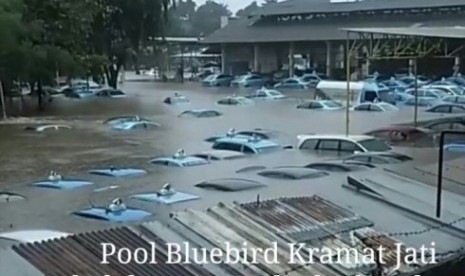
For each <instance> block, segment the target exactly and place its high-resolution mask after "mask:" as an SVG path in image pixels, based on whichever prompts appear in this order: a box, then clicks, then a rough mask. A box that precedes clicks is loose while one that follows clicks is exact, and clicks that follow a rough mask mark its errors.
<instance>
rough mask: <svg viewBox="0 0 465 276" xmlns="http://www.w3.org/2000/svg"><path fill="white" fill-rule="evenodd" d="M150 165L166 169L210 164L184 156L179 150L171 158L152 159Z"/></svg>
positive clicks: (193, 157)
mask: <svg viewBox="0 0 465 276" xmlns="http://www.w3.org/2000/svg"><path fill="white" fill-rule="evenodd" d="M150 163H151V164H154V165H162V166H168V167H193V166H201V165H207V164H210V162H208V161H207V160H205V159H204V158H200V157H196V156H190V155H186V153H185V151H184V149H179V150H178V151H177V152H176V154H174V155H173V156H167V157H157V158H154V159H152V160H150Z"/></svg>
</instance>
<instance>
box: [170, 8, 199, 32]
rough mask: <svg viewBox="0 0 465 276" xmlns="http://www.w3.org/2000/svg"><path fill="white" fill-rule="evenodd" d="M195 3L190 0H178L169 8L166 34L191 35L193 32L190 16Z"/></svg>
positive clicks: (192, 14) (192, 13) (194, 9)
mask: <svg viewBox="0 0 465 276" xmlns="http://www.w3.org/2000/svg"><path fill="white" fill-rule="evenodd" d="M196 8H197V4H196V3H195V2H194V1H192V0H185V1H184V0H179V1H177V2H176V5H175V6H174V5H173V6H171V7H170V9H169V20H168V30H167V35H168V36H175V37H179V36H192V35H197V34H195V32H194V30H193V27H192V17H193V16H194V14H195V11H196Z"/></svg>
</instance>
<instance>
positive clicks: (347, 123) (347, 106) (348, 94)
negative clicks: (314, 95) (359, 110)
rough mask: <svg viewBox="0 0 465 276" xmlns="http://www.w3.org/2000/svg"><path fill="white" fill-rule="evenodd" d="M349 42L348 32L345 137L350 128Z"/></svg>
mask: <svg viewBox="0 0 465 276" xmlns="http://www.w3.org/2000/svg"><path fill="white" fill-rule="evenodd" d="M350 58H351V53H350V41H349V32H347V39H346V80H347V95H346V135H347V136H349V132H350V130H349V127H350V112H349V108H350Z"/></svg>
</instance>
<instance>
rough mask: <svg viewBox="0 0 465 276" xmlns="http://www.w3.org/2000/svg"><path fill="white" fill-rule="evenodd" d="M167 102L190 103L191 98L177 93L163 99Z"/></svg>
mask: <svg viewBox="0 0 465 276" xmlns="http://www.w3.org/2000/svg"><path fill="white" fill-rule="evenodd" d="M163 102H164V103H165V104H186V103H189V102H190V101H189V99H188V98H187V97H186V96H183V95H179V94H178V93H175V94H174V96H171V97H167V98H165V100H164V101H163Z"/></svg>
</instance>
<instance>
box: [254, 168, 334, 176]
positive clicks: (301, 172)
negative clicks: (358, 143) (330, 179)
mask: <svg viewBox="0 0 465 276" xmlns="http://www.w3.org/2000/svg"><path fill="white" fill-rule="evenodd" d="M273 173H279V174H283V175H286V176H288V177H290V178H293V179H303V178H320V177H323V176H327V175H329V174H328V173H327V172H324V171H319V170H314V169H309V168H304V167H276V168H272V169H265V170H262V171H259V172H258V173H257V174H258V175H261V176H264V177H267V175H268V174H273Z"/></svg>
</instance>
